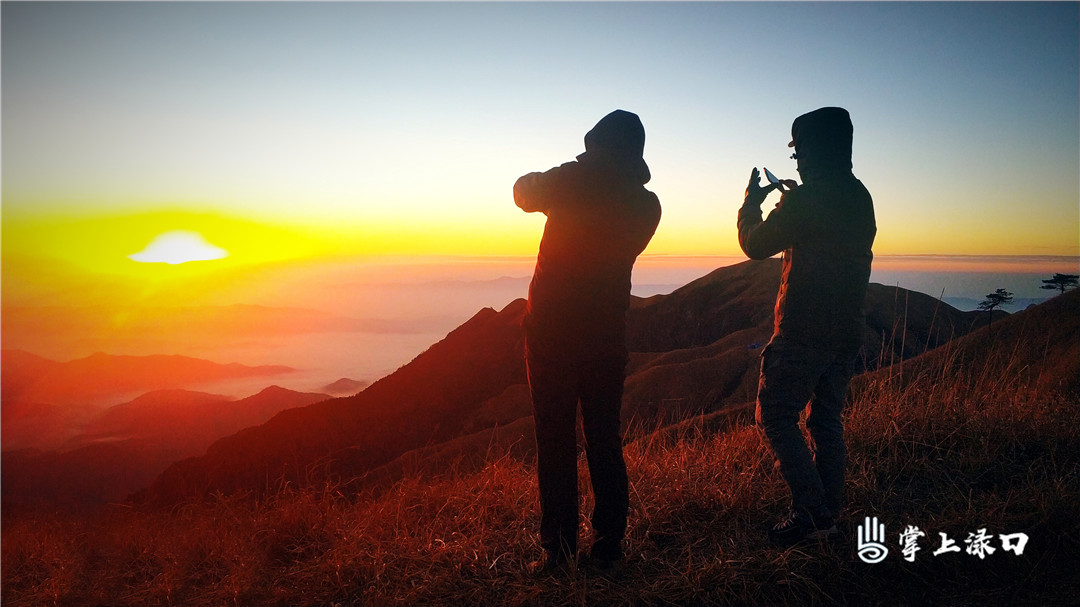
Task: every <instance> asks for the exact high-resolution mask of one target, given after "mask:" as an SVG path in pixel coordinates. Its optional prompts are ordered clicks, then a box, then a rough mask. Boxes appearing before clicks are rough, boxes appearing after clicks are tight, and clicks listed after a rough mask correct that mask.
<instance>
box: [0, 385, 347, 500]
mask: <svg viewBox="0 0 1080 607" xmlns="http://www.w3.org/2000/svg"><path fill="white" fill-rule="evenodd" d="M326 398H328V397H327V395H326V394H321V393H304V392H294V391H292V390H286V389H284V388H280V387H278V386H270V387H269V388H266V389H264V390H262V391H261V392H259V393H258V394H255V395H252V396H249V397H247V398H242V399H233V398H230V397H226V396H220V395H216V394H206V393H202V392H192V391H188V390H159V391H155V392H149V393H147V394H144V395H142V396H140V397H138V398H136V399H135V400H133V401H130V402H127V403H123V404H120V405H116V406H114V407H110V408H108V409H106V410H104V411H102V412H100V413H98V414H97V415H96V416H94V417H93V418H92V419H91V420H90V421H89V422H88V423H87V424H86V426H85V428H84V430H83V432H82V433H81V434H79V435H78V436H75V437H72V438H70V439H68V440H67V441H66V443H65V445H64V448H63V449H59V450H41V449H20V450H11V449H8V448H7V446H5V451H4V454H3V458H2V460H0V462H2V477H3V478H2V484H3V487H4V491H3V502H4V505H5V507H22V506H26V505H31V504H34V503H38V502H40V503H49V504H74V505H93V504H100V503H104V502H106V501H121V500H123V499H124V498H125V497H127V496H128V495H129V494H130V493H132V492H134V491H136V490H138V489H141V488H142V487H144V486H146V484H147V483H149V482H150V481H151V480H153V478H154V477H155V476H157V475H158V474H160V473H161V472H162V471H163V470H165V468H166V467H167V466H168V465H169V464H171V463H172V462H174V461H176V460H179V459H182V458H185V457H191V456H193V455H198V454H201V453H203V452H205V451H206V448H207V447H208V446H209V445H210V444H211V443H212V442H214V441H215V440H217V439H219V438H222V437H224V436H228V435H231V434H233V433H235V432H237V431H238V430H240V429H242V428H246V427H249V426H253V425H257V424H261V423H263V422H265V421H266V420H268V419H270V418H271V417H272V416H273V415H274V414H276V413H278V412H279V411H282V410H285V409H290V408H294V407H302V406H304V405H309V404H311V403H314V402H318V401H322V400H325V399H326ZM6 428H7V426H5V430H6Z"/></svg>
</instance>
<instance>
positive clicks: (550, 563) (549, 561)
mask: <svg viewBox="0 0 1080 607" xmlns="http://www.w3.org/2000/svg"><path fill="white" fill-rule="evenodd" d="M572 568H573V563H572V562H571V561H570V559H569V558H567V557H566V556H565V555H561V554H558V553H553V552H547V551H544V554H543V555H542V556H541V557H540V558H539V559H537V560H535V561H533V562H531V563H529V566H528V568H527V569H528V572H529V575H531V576H533V577H536V578H543V577H552V576H563V575H566V574H567V573H570V571H571V569H572Z"/></svg>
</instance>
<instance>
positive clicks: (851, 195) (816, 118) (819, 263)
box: [738, 108, 877, 351]
mask: <svg viewBox="0 0 1080 607" xmlns="http://www.w3.org/2000/svg"><path fill="white" fill-rule="evenodd" d="M791 130H792V144H793V146H794V148H795V158H796V160H797V161H798V170H799V175H800V176H801V177H802V179H803V185H801V186H799V187H797V188H795V189H793V190H791V191H789V192H786V193H784V194H783V195H782V196H781V198H780V202H779V203H778V204H777V205H776V208H775V209H774V210H773V211H772V212H771V213H769V217H768V219H766V220H764V221H762V214H761V208H760V207H759V206H758V205H756V204H744V205H743V207H742V208H741V209H740V210H739V220H738V227H739V245H740V246H741V247H742V250H743V252H745V253H746V255H747V256H748V257H750V258H751V259H766V258H768V257H771V256H773V255H775V254H777V253H779V252H781V251H782V252H783V253H784V256H783V269H782V275H781V280H780V291H779V293H778V294H777V297H776V313H775V323H774V329H773V335H774V336H779V337H783V338H785V339H790V340H792V341H795V342H798V343H801V344H804V345H807V346H810V347H814V348H819V349H824V350H833V351H852V350H857V349H858V348H859V347H860V346H861V344H862V340H863V332H864V330H865V312H864V306H865V300H866V289H867V285H868V283H869V281H870V264H871V261H872V260H873V252H872V251H871V247H872V245H873V242H874V237H875V235H876V234H877V225H876V222H875V219H874V204H873V199H872V198H871V196H870V193H869V192H868V191H867V189H866V187H865V186H863V184H862V182H861V181H859V180H858V179H856V178H855V176H854V175H853V174H852V172H851V133H852V128H851V120H850V118H849V117H848V113H847V111H846V110H843V109H841V108H822V109H820V110H815V111H814V112H810V113H809V114H804V115H803V116H800V117H798V118H796V119H795V122H794V123H793V124H792V129H791Z"/></svg>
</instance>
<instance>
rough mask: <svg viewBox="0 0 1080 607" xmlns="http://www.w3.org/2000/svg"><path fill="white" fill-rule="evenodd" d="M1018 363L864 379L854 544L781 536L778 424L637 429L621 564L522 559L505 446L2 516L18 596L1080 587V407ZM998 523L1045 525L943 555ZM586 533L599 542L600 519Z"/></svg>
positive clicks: (461, 601) (922, 598) (831, 594)
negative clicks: (878, 540)
mask: <svg viewBox="0 0 1080 607" xmlns="http://www.w3.org/2000/svg"><path fill="white" fill-rule="evenodd" d="M958 360H960V357H958V356H957V357H952V358H950V362H956V361H958ZM1014 362H1015V361H1013V360H1012V359H1010V358H1009V357H1007V356H1006V357H1004V358H1003V359H994V360H990V361H981V362H979V363H977V364H973V365H968V367H969V368H963V367H962V365H961V368H957V367H956V366H955V365H952V364H949V365H944V366H942V367H941V369H940V370H938V371H937V372H933V373H925V374H924V376H921V377H917V378H915V379H911V378H905V380H904V381H902V382H901V381H900V379H899V378H898V377H890V376H889V374H887V373H881V374H878V375H877V376H875V378H874V379H872V380H870V381H867V382H862V383H861V384H859V386H860V387H859V391H858V393H857V394H856V397H855V400H854V402H853V403H852V406H851V408H850V410H849V411H848V412H847V418H846V425H847V429H848V439H847V440H848V447H849V465H848V475H849V477H848V484H847V491H848V515H847V516H846V517H845V519H844V521H842V522H844V523H845V524H844V527H845V528H846V534H847V536H848V538H849V539H848V541H847V542H844V543H840V544H836V545H831V546H816V545H814V546H807V547H802V548H794V549H790V550H777V549H773V548H769V547H767V546H766V544H765V537H764V529H765V528H766V527H767V526H768V525H769V524H771V523H772V522H774V520H775V519H776V517H778V516H779V515H780V514H781V513H782V512H783V511H784V509H785V507H786V500H787V495H786V490H785V488H784V487H783V484H782V481H781V479H780V478H779V475H778V473H777V472H775V471H774V469H773V460H772V456H771V454H770V452H769V450H768V448H767V446H766V445H765V444H764V442H763V440H762V437H761V435H760V433H759V432H758V431H757V429H756V428H754V427H752V426H740V427H735V428H733V429H730V430H728V431H725V432H722V433H716V434H713V433H709V432H707V431H705V430H704V429H703V428H702V427H701V426H694V425H692V424H691V425H687V426H684V427H683V428H682V431H681V432H679V433H678V434H676V435H673V434H672V433H670V432H667V433H654V434H650V435H648V436H644V437H641V438H639V439H638V440H635V441H632V442H630V443H629V444H628V445H627V448H626V456H627V462H628V466H629V469H630V477H631V483H632V486H631V521H630V528H629V531H628V537H627V551H628V554H629V558H628V563H627V567H626V570H625V572H624V574H623V576H622V577H621V578H618V579H615V580H608V579H605V578H596V577H588V576H585V575H582V574H574V575H571V576H569V577H566V578H564V579H545V580H533V579H530V578H529V577H528V576H527V575H526V574H525V573H524V569H525V565H526V563H527V562H528V561H529V560H531V559H533V558H535V557H536V556H537V555H538V553H539V547H538V544H537V540H536V533H535V530H536V527H537V516H538V513H537V506H536V504H537V496H536V483H535V474H534V470H533V468H532V467H531V465H530V464H527V463H522V462H518V461H515V460H513V459H511V458H509V457H505V456H504V457H493V458H492V461H490V463H489V464H488V465H487V466H486V467H485V468H484V469H483V470H481V471H480V472H478V473H474V474H468V475H463V476H460V477H458V476H455V475H454V474H453V473H450V474H448V475H447V476H446V477H444V478H442V479H439V480H435V481H420V480H418V479H411V480H406V481H403V482H401V483H399V484H397V485H396V486H395V487H394V488H393V489H392V490H390V491H389V492H386V493H384V494H382V495H374V496H368V495H342V494H340V493H339V492H338V491H337V490H336V489H335V488H334V487H330V486H328V487H324V488H323V489H322V490H321V491H314V490H293V489H291V488H289V487H284V488H282V490H281V491H279V492H278V493H277V495H275V496H274V497H273V498H272V499H269V500H264V501H258V502H257V501H255V500H252V499H245V498H243V497H233V498H220V499H218V500H217V501H215V502H213V503H203V504H187V505H185V506H183V507H180V508H177V509H174V510H173V511H171V512H139V511H136V510H131V509H127V508H113V509H112V510H110V511H108V512H104V513H101V514H100V515H97V516H95V517H91V518H67V517H65V516H63V515H59V514H55V515H50V514H48V513H39V514H37V515H34V516H28V517H19V518H15V519H13V520H5V521H4V526H3V546H2V548H3V555H2V556H3V560H2V566H3V571H2V574H3V588H2V598H3V602H4V604H5V605H10V606H17V605H195V606H199V605H298V606H302V605H401V604H425V605H471V604H476V605H539V604H543V605H713V604H769V605H785V604H786V605H793V604H799V605H807V604H858V605H864V604H888V605H904V604H911V605H915V604H920V605H922V604H951V605H956V604H959V605H965V604H970V605H975V604H1032V605H1035V604H1053V603H1067V602H1071V601H1074V600H1075V598H1076V597H1077V596H1078V594H1077V593H1080V573H1078V571H1080V531H1078V530H1080V525H1078V522H1077V521H1078V520H1080V499H1078V497H1080V439H1078V438H1077V428H1080V415H1078V411H1080V406H1078V402H1077V399H1076V397H1075V395H1068V396H1063V395H1060V394H1053V393H1048V391H1047V390H1046V389H1044V388H1042V387H1041V385H1040V383H1039V382H1038V380H1037V378H1035V379H1030V378H1029V379H1024V378H1025V377H1026V376H1025V375H1024V374H1022V373H1018V372H1016V371H1017V369H1015V368H1013V367H1014ZM945 369H951V370H949V371H945ZM582 484H583V485H585V484H587V478H586V471H585V468H584V466H582ZM584 493H586V494H587V492H584ZM585 502H586V503H585V504H584V505H583V511H584V512H588V510H589V508H590V507H591V504H590V503H589V502H588V498H586V499H585ZM865 516H877V517H879V519H880V520H881V521H882V522H883V523H885V525H886V528H887V531H888V533H889V537H890V542H891V553H890V555H889V557H888V558H887V559H886V560H885V561H884V562H882V563H880V564H876V565H869V564H865V563H863V562H861V561H860V560H859V559H858V558H857V557H856V554H855V546H854V542H853V540H852V539H851V538H852V537H853V536H854V535H855V533H854V526H855V524H856V523H857V522H859V521H861V520H862V519H863V517H865ZM583 518H584V517H583ZM908 524H914V525H918V526H919V527H921V528H922V529H923V530H924V531H925V532H926V534H927V537H926V538H923V543H922V546H923V550H922V551H920V552H919V553H918V557H917V560H916V562H914V563H909V562H907V561H905V560H903V558H902V556H901V555H900V554H899V548H898V547H897V546H896V540H895V537H896V535H897V534H898V533H899V531H900V530H901V529H902V528H903V527H904V526H906V525H908ZM980 528H986V529H987V530H988V532H989V533H992V534H997V533H1011V532H1018V531H1022V532H1025V533H1028V534H1029V536H1030V538H1031V540H1030V543H1029V544H1028V546H1027V548H1026V550H1025V552H1024V554H1023V555H1022V556H1016V555H1013V554H1011V553H1008V554H1006V553H1004V552H1003V551H1001V550H999V551H998V552H997V553H995V554H993V555H991V556H990V557H988V558H987V559H986V560H979V559H978V558H976V557H975V556H972V555H968V554H964V553H959V554H956V553H953V554H946V555H942V556H939V557H935V556H933V555H932V552H933V550H934V549H935V548H936V547H937V546H938V543H939V542H938V533H939V532H945V533H947V534H948V535H949V537H950V538H952V539H953V540H954V541H956V542H957V544H958V545H959V546H961V547H963V546H964V544H963V540H964V539H965V538H966V537H967V534H968V533H969V532H973V531H976V530H977V529H980ZM582 533H583V536H584V542H585V544H586V545H587V543H588V539H587V538H588V534H589V531H588V529H587V523H583V529H582Z"/></svg>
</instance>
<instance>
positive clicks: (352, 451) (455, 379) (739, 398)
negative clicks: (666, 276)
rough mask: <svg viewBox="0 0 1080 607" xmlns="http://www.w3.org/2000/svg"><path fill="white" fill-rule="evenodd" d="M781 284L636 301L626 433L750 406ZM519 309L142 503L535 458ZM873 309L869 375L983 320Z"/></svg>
mask: <svg viewBox="0 0 1080 607" xmlns="http://www.w3.org/2000/svg"><path fill="white" fill-rule="evenodd" d="M779 281H780V262H779V260H766V261H758V262H744V263H741V264H737V265H734V266H730V267H725V268H720V269H718V270H716V271H714V272H712V273H710V274H709V275H707V276H704V277H702V278H701V279H698V280H696V281H694V282H692V283H690V284H688V285H686V286H685V287H682V288H680V289H678V290H676V291H674V292H673V293H671V294H669V295H656V296H653V297H650V298H647V299H638V300H635V302H634V304H633V305H632V308H631V310H630V312H629V315H628V343H629V345H630V347H631V350H633V351H634V353H633V354H632V360H631V363H630V366H629V368H628V378H627V382H626V393H625V397H624V401H623V419H624V420H625V421H626V423H627V425H631V426H632V425H635V424H639V425H642V426H643V427H646V428H652V427H655V426H657V425H658V424H662V423H667V422H674V421H677V420H679V419H684V418H686V417H689V416H692V415H699V414H702V413H709V412H711V411H716V410H718V409H721V408H724V407H729V406H733V405H737V404H741V403H745V402H747V401H749V400H752V399H753V395H754V387H755V386H756V381H757V370H758V365H759V357H760V350H761V347H762V346H763V345H764V344H765V343H766V342H767V340H768V338H769V336H770V334H771V323H772V313H773V310H772V308H773V302H774V300H775V297H776V291H777V288H778V286H779ZM524 307H525V302H524V300H516V301H514V302H512V303H510V304H509V305H508V306H506V307H505V308H503V309H502V310H501V311H498V312H497V311H495V310H493V309H491V308H485V309H484V310H481V311H480V312H479V313H477V314H476V315H475V316H474V317H473V318H472V319H470V320H469V321H467V322H466V323H465V324H463V325H462V326H460V327H458V328H457V329H455V330H454V331H452V332H451V333H450V334H449V335H447V337H446V338H445V339H443V340H442V341H440V342H439V343H437V344H435V345H433V346H432V347H431V348H429V349H428V350H427V351H426V352H424V353H422V354H421V355H419V356H418V357H416V359H414V360H413V361H412V362H411V363H409V364H408V365H405V366H404V367H402V368H401V369H399V370H398V371H397V372H395V373H393V374H391V375H389V376H387V377H385V378H383V379H381V380H379V381H377V382H375V383H374V384H372V385H371V386H370V387H368V388H367V389H365V390H364V391H363V392H361V393H359V394H356V395H355V396H351V397H348V398H340V399H334V400H330V401H326V402H322V403H318V404H315V405H312V406H309V407H304V408H300V409H293V410H289V411H285V412H283V413H281V414H279V415H277V416H275V417H274V418H273V419H271V420H270V421H269V422H267V423H265V424H263V425H262V426H259V427H256V428H248V429H245V430H243V431H241V432H239V433H237V434H236V435H234V436H230V437H228V438H226V439H222V440H220V441H218V442H217V443H215V444H213V445H212V446H211V447H210V448H209V449H208V450H207V453H206V454H205V455H204V456H202V457H199V458H191V459H189V460H185V461H183V462H178V463H177V464H175V465H173V466H171V467H170V468H169V469H168V470H167V471H166V472H165V473H164V474H162V475H161V476H160V477H159V478H158V479H156V481H155V482H154V484H153V485H152V487H150V488H149V489H148V490H147V491H144V492H142V493H141V494H140V496H139V499H140V500H144V501H162V502H171V501H174V500H177V499H183V498H185V497H189V496H197V495H206V494H209V493H213V492H217V491H222V492H225V493H230V492H234V491H259V490H262V489H264V488H266V487H267V484H268V479H269V481H270V482H271V483H274V485H275V486H276V484H277V483H280V482H289V483H298V484H305V483H309V482H314V481H318V480H321V479H323V478H326V477H332V478H335V479H338V480H353V479H359V480H363V478H364V477H365V475H366V476H367V477H368V479H369V480H370V479H372V478H387V477H392V476H394V472H393V469H397V470H404V469H407V468H409V467H410V466H412V467H413V468H415V467H416V466H415V464H416V463H417V462H421V461H424V460H425V458H427V457H428V456H430V455H431V454H432V453H437V454H439V455H438V456H437V457H438V458H441V459H447V458H454V457H465V456H466V455H467V454H469V453H474V452H475V451H476V449H475V448H473V447H476V448H484V449H487V448H491V447H492V446H494V445H515V447H514V448H515V449H518V450H521V451H524V452H528V451H529V450H530V448H531V447H530V443H531V442H532V437H531V429H530V428H531V426H530V424H531V420H527V419H526V418H527V417H528V416H529V415H530V414H531V405H530V403H529V399H528V391H527V389H526V388H525V372H524V363H523V360H522V346H523V340H522V332H521V328H520V323H521V318H522V315H523V312H524ZM867 307H868V317H867V324H868V327H869V330H868V332H867V338H866V344H865V348H864V356H863V358H862V365H863V366H864V367H865V368H867V369H874V368H877V367H878V366H880V365H882V364H888V363H890V362H893V361H897V360H901V359H903V358H905V357H910V356H914V355H916V354H920V353H922V352H923V351H925V350H928V349H931V348H934V347H937V346H939V345H941V344H942V343H945V342H946V341H948V340H949V339H952V338H954V337H958V336H960V335H964V334H966V333H968V332H970V331H971V330H972V329H974V328H977V326H978V325H979V322H980V315H979V314H978V313H971V312H960V311H958V310H956V309H954V308H952V307H951V306H948V305H946V304H943V303H941V302H939V301H937V300H936V299H934V298H931V297H929V296H926V295H922V294H919V293H914V292H910V291H906V290H904V289H898V288H895V287H884V286H881V285H871V289H870V293H869V295H868V298H867ZM983 318H984V317H983ZM983 322H985V321H983ZM410 462H412V463H410Z"/></svg>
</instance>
